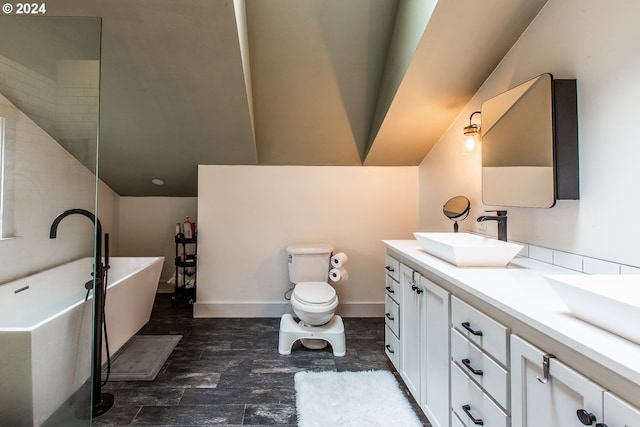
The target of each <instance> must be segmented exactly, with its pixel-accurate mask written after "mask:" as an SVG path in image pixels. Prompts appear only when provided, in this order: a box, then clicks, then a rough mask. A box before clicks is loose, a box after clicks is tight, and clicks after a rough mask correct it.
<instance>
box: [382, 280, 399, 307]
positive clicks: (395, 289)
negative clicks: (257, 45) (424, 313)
mask: <svg viewBox="0 0 640 427" xmlns="http://www.w3.org/2000/svg"><path fill="white" fill-rule="evenodd" d="M385 289H386V290H387V295H389V296H390V297H391V298H393V299H394V300H396V301H400V283H398V282H396V281H395V280H393V278H392V277H391V276H385Z"/></svg>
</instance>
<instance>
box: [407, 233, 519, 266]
mask: <svg viewBox="0 0 640 427" xmlns="http://www.w3.org/2000/svg"><path fill="white" fill-rule="evenodd" d="M413 235H414V236H415V237H416V240H418V242H419V243H420V245H421V246H422V248H423V249H424V250H425V251H426V252H427V253H428V254H431V255H433V256H437V257H438V258H441V259H443V260H445V261H448V262H450V263H451V264H453V265H456V266H458V267H504V266H505V265H507V264H508V263H509V261H511V260H512V259H513V257H514V256H516V255H517V254H518V252H520V250H521V249H522V246H520V245H516V244H514V243H509V242H503V241H501V240H496V239H490V238H488V237H484V236H478V235H476V234H469V233H413Z"/></svg>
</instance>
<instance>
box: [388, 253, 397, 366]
mask: <svg viewBox="0 0 640 427" xmlns="http://www.w3.org/2000/svg"><path fill="white" fill-rule="evenodd" d="M385 272H386V274H385V297H384V302H385V304H384V307H385V328H384V329H385V330H384V349H385V352H386V353H387V356H388V357H389V359H390V360H391V363H393V366H395V367H396V369H397V370H398V371H400V304H399V303H400V283H399V279H400V262H399V261H398V260H397V259H395V258H393V257H392V256H389V255H387V256H386V260H385Z"/></svg>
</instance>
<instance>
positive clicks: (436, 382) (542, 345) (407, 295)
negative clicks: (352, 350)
mask: <svg viewBox="0 0 640 427" xmlns="http://www.w3.org/2000/svg"><path fill="white" fill-rule="evenodd" d="M383 244H384V245H385V246H386V248H387V256H386V272H387V275H386V279H385V280H386V283H385V286H386V290H387V297H386V298H387V299H386V301H387V310H386V311H387V319H388V320H387V327H386V339H385V341H386V343H385V344H386V351H387V354H388V355H389V357H390V359H391V360H392V362H393V363H394V365H395V366H396V368H397V369H398V371H399V372H400V375H401V377H402V378H403V380H404V382H405V383H406V385H407V387H408V388H409V390H410V391H411V393H412V394H413V396H414V398H415V399H416V401H417V402H418V404H419V405H420V407H421V409H422V410H423V411H424V413H425V415H426V416H427V417H428V418H429V420H430V421H431V423H432V425H433V426H434V427H436V426H438V427H445V426H446V427H449V426H452V427H462V426H466V427H471V426H476V425H483V426H487V427H493V426H500V427H508V426H513V427H525V426H527V427H533V426H546V427H572V426H576V427H578V426H582V425H593V426H599V427H604V426H607V427H616V426H627V427H640V345H638V344H636V343H633V342H631V341H628V340H626V339H624V338H621V337H619V336H617V335H615V334H612V333H609V332H607V331H605V330H603V329H601V328H599V327H596V326H594V325H591V324H589V323H587V322H584V321H582V320H579V319H578V318H576V317H575V316H573V315H572V314H571V312H570V311H569V309H568V308H567V306H566V305H565V304H564V303H563V302H562V300H561V299H560V297H559V296H558V295H557V294H556V292H555V291H554V290H553V289H552V287H551V286H550V284H549V283H548V282H547V280H546V279H545V277H544V276H545V275H566V274H578V273H576V272H575V271H571V270H566V269H563V268H560V267H557V266H554V265H550V264H546V263H542V262H539V261H535V260H532V259H529V258H524V257H516V258H514V259H513V260H512V261H511V262H510V263H509V264H508V265H507V266H506V267H505V268H487V267H479V268H459V267H456V266H454V265H452V264H450V263H448V262H446V261H443V260H441V259H439V258H436V257H434V256H431V255H429V254H427V253H426V252H425V251H424V250H423V249H422V247H421V246H420V245H419V243H418V242H417V241H415V240H386V241H383ZM390 291H392V292H390ZM597 309H598V307H594V310H597ZM389 317H392V318H393V321H391V320H389ZM627 320H629V319H620V321H621V322H622V321H627ZM631 321H633V320H631Z"/></svg>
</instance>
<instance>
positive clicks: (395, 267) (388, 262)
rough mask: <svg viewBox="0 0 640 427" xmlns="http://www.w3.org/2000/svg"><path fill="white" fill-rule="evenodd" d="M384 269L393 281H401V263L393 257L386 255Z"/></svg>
mask: <svg viewBox="0 0 640 427" xmlns="http://www.w3.org/2000/svg"><path fill="white" fill-rule="evenodd" d="M384 269H385V271H386V272H387V274H388V275H389V276H391V277H392V278H393V280H395V281H396V282H399V281H400V261H398V260H397V259H395V258H394V257H392V256H391V255H386V258H385V264H384Z"/></svg>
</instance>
